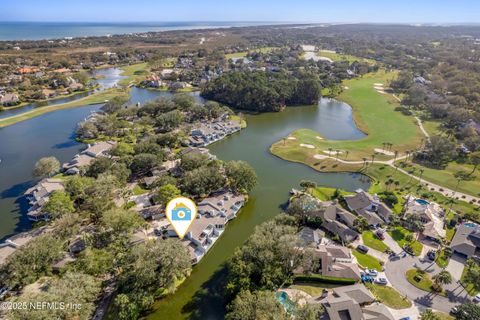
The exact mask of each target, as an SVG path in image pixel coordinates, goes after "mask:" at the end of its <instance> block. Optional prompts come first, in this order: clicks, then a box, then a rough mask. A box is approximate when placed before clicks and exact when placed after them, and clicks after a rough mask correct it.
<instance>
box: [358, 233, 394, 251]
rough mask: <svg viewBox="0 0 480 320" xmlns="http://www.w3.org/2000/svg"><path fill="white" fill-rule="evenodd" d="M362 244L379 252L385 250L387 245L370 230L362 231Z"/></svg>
mask: <svg viewBox="0 0 480 320" xmlns="http://www.w3.org/2000/svg"><path fill="white" fill-rule="evenodd" d="M362 240H363V244H364V245H366V246H367V247H370V248H372V249H375V250H377V251H380V252H385V250H387V249H389V247H388V246H387V245H386V244H385V243H384V242H383V241H382V240H380V239H378V237H377V236H376V235H375V234H374V233H373V232H372V231H370V230H367V231H364V232H363V233H362Z"/></svg>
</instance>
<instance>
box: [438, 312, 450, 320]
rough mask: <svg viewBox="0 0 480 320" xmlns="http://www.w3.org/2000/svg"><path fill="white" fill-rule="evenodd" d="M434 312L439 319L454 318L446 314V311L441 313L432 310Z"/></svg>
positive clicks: (447, 319)
mask: <svg viewBox="0 0 480 320" xmlns="http://www.w3.org/2000/svg"><path fill="white" fill-rule="evenodd" d="M434 314H435V315H436V316H437V317H439V318H440V320H454V319H455V318H454V317H452V316H450V315H448V314H446V313H443V312H434Z"/></svg>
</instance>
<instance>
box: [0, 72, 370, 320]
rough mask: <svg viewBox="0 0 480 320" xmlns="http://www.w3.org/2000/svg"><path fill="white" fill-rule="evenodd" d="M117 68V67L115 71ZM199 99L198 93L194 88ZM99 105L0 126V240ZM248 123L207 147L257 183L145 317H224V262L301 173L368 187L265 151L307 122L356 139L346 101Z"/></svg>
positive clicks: (110, 79) (110, 76) (107, 80)
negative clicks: (45, 164) (48, 160)
mask: <svg viewBox="0 0 480 320" xmlns="http://www.w3.org/2000/svg"><path fill="white" fill-rule="evenodd" d="M105 70H107V71H103V72H105V77H103V78H102V79H100V81H103V84H102V85H104V86H105V87H108V86H112V85H114V84H115V83H116V81H118V80H120V79H121V75H120V74H119V73H118V72H117V71H110V70H109V69H105ZM117 70H118V69H117ZM168 95H170V94H169V93H167V92H160V91H153V90H146V89H139V88H132V89H131V102H132V103H137V102H140V103H145V102H147V101H150V100H153V99H155V98H156V97H159V96H168ZM193 95H194V96H195V97H196V99H197V100H198V101H201V100H202V99H201V97H199V96H198V93H194V94H193ZM99 107H100V106H99V105H97V106H84V107H78V108H73V109H66V110H59V111H55V112H51V113H46V114H43V115H41V116H39V117H36V118H32V119H29V120H26V121H23V122H20V123H17V124H15V125H13V126H9V127H5V128H0V159H1V162H0V219H1V221H2V223H1V224H0V239H1V238H3V239H4V238H5V237H7V236H9V235H12V234H15V233H18V232H21V231H24V230H28V229H29V228H30V227H31V226H30V224H29V222H28V220H27V219H26V209H27V204H26V201H25V200H24V198H23V197H22V195H23V193H24V192H25V190H26V189H27V188H28V187H30V186H31V185H33V183H34V180H32V175H31V172H32V169H33V166H34V164H35V162H36V161H37V160H38V159H39V158H41V157H44V156H55V157H57V158H58V159H59V160H60V162H65V161H67V160H69V159H71V158H72V157H73V156H74V155H75V154H76V153H77V152H79V151H80V150H81V149H82V148H84V145H82V144H80V143H78V142H76V141H75V139H74V131H75V128H76V125H77V123H78V122H79V121H82V120H83V119H84V118H85V117H86V116H88V115H89V114H90V113H91V112H93V111H95V110H98V108H99ZM245 117H246V120H247V123H248V127H247V128H246V129H245V130H242V131H241V132H239V133H236V134H234V135H232V136H230V137H228V138H226V139H224V140H222V141H219V142H217V143H215V144H213V145H211V146H210V147H209V148H210V150H211V152H212V153H213V154H215V155H216V156H217V157H218V158H219V159H222V160H244V161H247V162H248V163H250V164H251V165H252V166H253V167H254V169H255V170H256V172H257V175H258V186H257V187H256V188H255V189H254V190H253V192H252V193H251V194H250V198H249V201H248V202H247V204H246V205H245V207H244V208H243V209H242V210H241V212H240V213H239V216H238V218H237V219H235V220H233V221H231V222H230V223H229V225H228V227H227V231H226V232H225V233H223V235H222V237H221V239H220V241H218V242H216V244H215V245H214V246H213V248H211V250H210V251H209V252H208V254H207V255H206V256H205V257H204V258H203V259H202V260H201V261H200V263H199V264H198V265H196V266H195V267H194V268H193V271H192V274H191V276H190V277H189V278H188V279H187V280H186V281H185V282H184V283H183V284H182V285H181V286H180V287H179V288H178V290H177V292H176V293H175V294H173V295H170V296H168V297H166V298H165V299H162V300H160V301H158V302H157V303H156V305H155V310H154V311H153V312H152V313H151V314H150V315H149V316H148V318H149V319H181V318H189V317H190V318H198V319H222V318H223V317H224V303H225V300H224V298H225V297H224V294H223V279H224V275H225V273H224V270H223V265H224V262H225V261H226V260H227V259H228V258H229V257H230V256H231V255H232V253H233V252H234V250H235V248H237V247H238V246H240V245H241V244H242V243H243V242H244V241H245V240H246V239H247V237H248V236H249V235H250V234H251V233H252V232H253V229H254V228H255V226H256V225H258V224H260V223H262V222H264V221H266V220H268V219H270V218H272V217H273V216H275V215H276V214H278V213H280V212H281V206H282V205H283V204H285V202H286V201H287V199H288V191H289V190H290V189H291V188H292V187H298V184H299V182H300V180H302V179H308V180H312V181H315V182H317V183H318V184H319V185H325V186H331V187H338V188H342V189H346V190H355V189H357V188H364V189H368V187H369V184H370V181H369V179H368V178H366V177H365V176H362V175H359V174H350V173H319V172H316V171H314V170H313V169H311V168H309V167H307V166H304V165H301V164H296V163H290V162H287V161H283V160H281V159H279V158H277V157H274V156H272V155H271V154H270V153H269V151H268V150H269V147H270V145H271V144H272V143H273V142H275V141H278V140H279V139H281V138H282V137H284V136H286V135H287V134H288V133H290V132H291V131H293V130H295V129H298V128H310V129H313V130H316V131H318V132H320V134H321V135H322V136H323V137H325V138H328V139H337V140H356V139H360V138H362V137H364V136H365V135H364V134H363V133H362V132H361V131H359V130H358V129H357V128H356V126H355V123H354V121H353V120H352V114H351V108H350V107H349V106H348V105H346V104H345V103H342V102H339V101H335V100H330V99H322V100H321V101H320V102H319V105H318V106H308V107H290V108H287V109H286V110H285V111H283V112H279V113H265V114H260V115H250V114H247V115H246V116H245Z"/></svg>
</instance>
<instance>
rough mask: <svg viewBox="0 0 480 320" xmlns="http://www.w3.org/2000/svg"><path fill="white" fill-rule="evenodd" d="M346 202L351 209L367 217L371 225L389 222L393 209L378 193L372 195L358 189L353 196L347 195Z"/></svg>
mask: <svg viewBox="0 0 480 320" xmlns="http://www.w3.org/2000/svg"><path fill="white" fill-rule="evenodd" d="M344 199H345V202H346V203H347V206H348V208H349V209H350V210H352V211H353V212H355V213H356V214H358V215H359V216H362V217H364V218H365V219H367V222H368V224H369V225H371V226H377V225H380V224H383V223H385V222H386V223H388V222H389V221H390V217H391V216H392V210H390V208H388V207H387V205H385V204H384V203H383V202H382V201H380V198H379V197H378V196H377V195H371V194H369V193H367V192H365V191H363V190H362V189H358V190H357V191H356V194H355V195H353V196H345V197H344Z"/></svg>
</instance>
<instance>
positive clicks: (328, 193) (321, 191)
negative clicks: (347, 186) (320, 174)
mask: <svg viewBox="0 0 480 320" xmlns="http://www.w3.org/2000/svg"><path fill="white" fill-rule="evenodd" d="M335 190H336V189H335V188H329V187H316V188H310V189H308V193H310V194H311V195H312V196H314V197H315V198H317V199H319V200H322V201H328V200H331V199H332V197H333V195H334V194H335ZM339 193H340V195H342V196H346V195H352V194H353V193H352V192H347V191H344V190H339Z"/></svg>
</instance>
